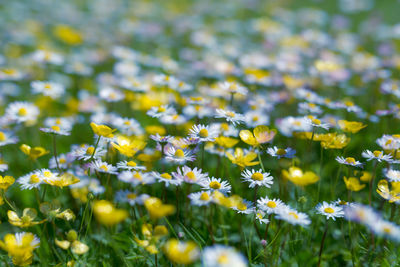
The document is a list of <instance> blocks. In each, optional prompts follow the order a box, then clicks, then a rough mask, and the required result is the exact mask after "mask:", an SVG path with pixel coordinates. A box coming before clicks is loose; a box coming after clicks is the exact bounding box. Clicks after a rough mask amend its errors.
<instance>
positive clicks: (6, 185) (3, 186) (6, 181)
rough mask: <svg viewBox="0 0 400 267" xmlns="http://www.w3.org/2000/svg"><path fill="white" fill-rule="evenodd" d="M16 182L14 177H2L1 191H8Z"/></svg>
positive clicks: (0, 177) (0, 180) (0, 179)
mask: <svg viewBox="0 0 400 267" xmlns="http://www.w3.org/2000/svg"><path fill="white" fill-rule="evenodd" d="M14 182H15V179H14V177H12V176H8V175H6V176H4V177H3V176H1V175H0V189H3V190H4V191H6V190H7V189H8V188H9V187H10V186H11V185H12V184H13V183H14Z"/></svg>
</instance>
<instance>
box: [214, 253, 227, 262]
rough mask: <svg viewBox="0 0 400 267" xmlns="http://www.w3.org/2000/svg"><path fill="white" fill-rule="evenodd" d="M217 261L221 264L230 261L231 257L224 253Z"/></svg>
mask: <svg viewBox="0 0 400 267" xmlns="http://www.w3.org/2000/svg"><path fill="white" fill-rule="evenodd" d="M217 261H218V263H219V264H227V263H228V262H229V258H228V256H226V255H225V254H222V255H220V256H219V257H218V260H217Z"/></svg>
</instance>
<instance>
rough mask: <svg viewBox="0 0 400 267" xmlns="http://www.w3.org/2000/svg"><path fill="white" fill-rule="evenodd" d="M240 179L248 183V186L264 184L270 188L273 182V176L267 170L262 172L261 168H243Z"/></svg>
mask: <svg viewBox="0 0 400 267" xmlns="http://www.w3.org/2000/svg"><path fill="white" fill-rule="evenodd" d="M242 180H243V181H244V182H248V183H250V185H249V187H250V188H253V187H255V186H265V187H267V188H270V187H271V185H272V184H273V181H272V180H273V177H272V176H270V173H269V172H263V171H262V169H259V170H258V171H256V170H254V169H253V170H251V171H250V170H244V171H243V172H242Z"/></svg>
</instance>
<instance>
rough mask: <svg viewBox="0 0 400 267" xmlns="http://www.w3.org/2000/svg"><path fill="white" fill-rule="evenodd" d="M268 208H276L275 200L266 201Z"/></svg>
mask: <svg viewBox="0 0 400 267" xmlns="http://www.w3.org/2000/svg"><path fill="white" fill-rule="evenodd" d="M267 206H268V208H271V209H273V208H276V202H275V201H268V203H267Z"/></svg>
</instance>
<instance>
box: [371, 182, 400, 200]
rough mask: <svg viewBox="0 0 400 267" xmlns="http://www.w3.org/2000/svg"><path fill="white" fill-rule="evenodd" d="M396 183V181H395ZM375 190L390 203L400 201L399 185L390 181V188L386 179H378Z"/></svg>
mask: <svg viewBox="0 0 400 267" xmlns="http://www.w3.org/2000/svg"><path fill="white" fill-rule="evenodd" d="M397 183H398V182H397ZM376 192H377V193H378V194H379V195H380V196H381V197H383V198H384V199H386V200H387V201H389V202H390V203H393V202H397V201H400V188H399V186H393V183H392V190H390V189H389V183H388V181H386V180H380V181H379V183H378V185H377V189H376Z"/></svg>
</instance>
